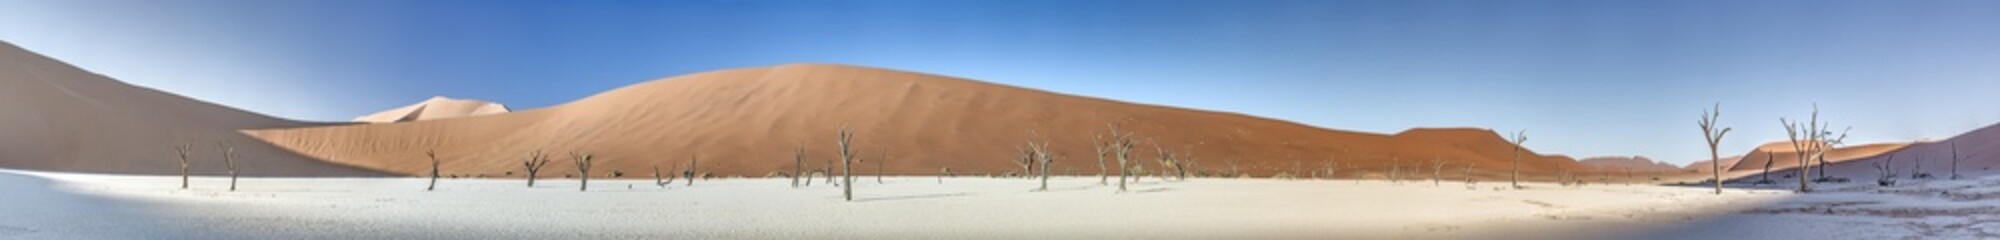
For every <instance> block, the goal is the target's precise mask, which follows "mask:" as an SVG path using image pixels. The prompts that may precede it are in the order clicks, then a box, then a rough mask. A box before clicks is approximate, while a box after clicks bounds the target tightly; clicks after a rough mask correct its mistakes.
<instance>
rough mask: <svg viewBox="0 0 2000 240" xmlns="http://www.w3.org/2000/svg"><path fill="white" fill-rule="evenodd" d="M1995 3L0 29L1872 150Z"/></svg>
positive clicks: (86, 48) (208, 90) (755, 10)
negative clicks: (1815, 133) (1825, 137)
mask: <svg viewBox="0 0 2000 240" xmlns="http://www.w3.org/2000/svg"><path fill="white" fill-rule="evenodd" d="M1995 13H2000V2H1995V1H1402V0H1395V1H597V2H590V3H553V2H549V1H377V0H359V1H256V2H252V1H242V2H238V1H208V0H173V1H104V0H61V1H53V0H52V1H41V0H0V40H4V41H9V42H12V43H15V44H17V45H21V46H23V47H25V48H28V49H30V50H35V51H38V52H41V53H43V54H47V55H50V56H53V57H56V58H58V59H61V60H64V61H67V62H70V63H72V64H76V65H79V66H82V67H84V68H86V69H90V70H93V71H96V72H99V73H103V74H106V75H110V76H112V77H115V78H119V79H122V80H125V81H127V82H131V83H134V84H138V85H142V86H148V87H153V88H159V89H163V90H166V91H170V92H175V93H180V94H183V95H188V96H191V97H194V98H198V99H203V100H208V101H214V102H219V103H223V104H226V105H231V106H236V107H240V108H245V109H249V110H252V111H257V112H262V113H266V114H271V115H276V116H280V117H287V118H295V119H305V120H319V121H342V120H346V119H349V118H352V117H354V116H358V115H362V114H366V113H370V112H374V111H378V110H382V109H388V108H392V107H395V106H401V105H404V104H408V103H411V102H415V101H419V100H422V99H424V98H427V97H429V96H432V95H445V96H452V97H463V98H477V99H487V100H493V101H497V102H502V103H505V104H509V105H511V106H514V107H516V108H536V107H544V106H549V105H554V104H560V103H563V102H567V101H570V100H575V99H578V98H582V97H585V96H589V95H591V94H594V93H597V92H601V91H605V90H609V89H613V88H617V87H620V86H625V85H629V84H633V83H637V82H642V81H647V80H652V79H657V78H660V77H665V76H672V75H679V74H685V73H692V72H699V71H705V70H714V69H722V68H731V67H746V66H762V65H773V64H783V63H797V62H818V63H841V64H853V65H865V66H875V67H884V68H893V69H902V70H911V71H919V72H928V73H935V74H943V75H950V76H960V77H966V78H972V79H980V80H985V81H992V82H998V83H1003V84H1010V85H1017V86H1025V87H1031V88H1039V89H1046V90H1050V91H1056V92H1062V93H1070V94H1078V95H1087V96H1095V97H1102V98H1109V99H1116V100H1124V101H1131V102H1140V103H1150V104H1161V105H1172V106H1181V107H1190V108H1198V109H1209V110H1220V111H1230V112H1240V113H1246V114H1251V115H1257V116H1264V117H1271V118H1277V119H1284V120H1290V121H1296V122H1301V123H1305V124H1310V125H1316V126H1322V127H1328V128H1337V129H1350V130H1361V131H1371V132H1382V133H1393V132H1397V131H1401V130H1403V129H1406V128H1411V127H1482V128H1493V129H1496V130H1500V131H1513V130H1518V129H1527V130H1528V131H1529V135H1530V136H1531V140H1530V141H1529V143H1528V146H1529V147H1531V148H1535V149H1538V150H1542V151H1549V152H1558V153H1565V154H1570V155H1576V156H1596V155H1645V156H1650V157H1653V158H1655V159H1660V160H1667V161H1669V162H1675V163H1685V162H1689V161H1693V160H1695V159H1700V158H1706V157H1707V153H1706V149H1705V146H1703V144H1704V142H1703V141H1702V139H1701V137H1700V134H1699V133H1698V131H1699V130H1698V129H1697V128H1696V126H1695V120H1696V119H1697V116H1698V115H1699V114H1700V112H1701V111H1702V109H1703V108H1706V107H1708V106H1709V105H1710V104H1713V103H1716V102H1721V103H1722V104H1723V111H1724V113H1723V116H1722V120H1721V124H1722V125H1725V126H1730V127H1735V128H1736V131H1735V132H1734V133H1732V138H1729V139H1726V140H1724V151H1725V153H1724V154H1725V155H1728V154H1733V153H1740V152H1742V151H1745V150H1747V149H1748V148H1750V147H1752V146H1754V145H1755V144H1757V143H1761V142H1765V141H1772V140H1778V139H1780V138H1783V130H1782V128H1781V127H1780V126H1779V125H1778V122H1777V118H1778V117H1782V116H1794V117H1802V116H1804V115H1806V114H1807V113H1808V111H1809V108H1810V107H1811V106H1812V104H1814V103H1818V104H1819V105H1820V106H1821V109H1822V110H1823V113H1822V117H1823V118H1825V119H1831V120H1832V121H1833V124H1835V126H1853V127H1854V128H1855V130H1854V132H1853V135H1854V136H1853V138H1854V139H1857V140H1859V141H1862V142H1873V141H1907V140H1914V139H1923V138H1943V137H1949V136H1951V135H1954V134H1957V133H1960V132H1963V131H1967V130H1970V129H1974V128H1977V127H1982V126H1987V125H1990V124H1993V123H1995V122H1996V121H2000V94H1996V92H1995V91H1994V90H1996V89H2000V44H1995V43H2000V27H1995V26H2000V14H1995Z"/></svg>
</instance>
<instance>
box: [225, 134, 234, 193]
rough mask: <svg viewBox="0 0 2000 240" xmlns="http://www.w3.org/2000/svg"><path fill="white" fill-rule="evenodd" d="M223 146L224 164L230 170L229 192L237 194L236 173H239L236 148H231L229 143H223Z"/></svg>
mask: <svg viewBox="0 0 2000 240" xmlns="http://www.w3.org/2000/svg"><path fill="white" fill-rule="evenodd" d="M221 145H222V164H223V167H225V168H228V169H229V191H231V192H235V191H236V173H237V168H236V148H234V147H230V146H229V142H228V141H224V142H222V144H221Z"/></svg>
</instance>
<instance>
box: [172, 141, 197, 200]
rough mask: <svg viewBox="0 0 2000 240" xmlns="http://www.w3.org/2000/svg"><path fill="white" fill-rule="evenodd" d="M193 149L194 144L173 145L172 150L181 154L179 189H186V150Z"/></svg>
mask: <svg viewBox="0 0 2000 240" xmlns="http://www.w3.org/2000/svg"><path fill="white" fill-rule="evenodd" d="M193 150H194V146H190V145H189V144H186V143H182V144H181V145H180V146H174V151H175V152H180V155H181V189H188V152H190V151H193Z"/></svg>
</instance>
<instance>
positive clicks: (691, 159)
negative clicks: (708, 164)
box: [681, 153, 701, 187]
mask: <svg viewBox="0 0 2000 240" xmlns="http://www.w3.org/2000/svg"><path fill="white" fill-rule="evenodd" d="M700 167H701V154H700V153H696V154H688V170H687V171H685V172H681V175H682V176H686V177H687V185H685V186H687V187H693V186H694V179H695V178H696V176H695V174H699V173H698V172H697V170H696V169H697V168H700Z"/></svg>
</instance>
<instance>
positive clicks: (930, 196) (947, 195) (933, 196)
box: [854, 192, 972, 202]
mask: <svg viewBox="0 0 2000 240" xmlns="http://www.w3.org/2000/svg"><path fill="white" fill-rule="evenodd" d="M965 196H972V193H969V192H960V193H938V194H922V195H906V196H888V197H872V198H860V199H854V202H877V201H899V200H919V199H936V198H950V197H965Z"/></svg>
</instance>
